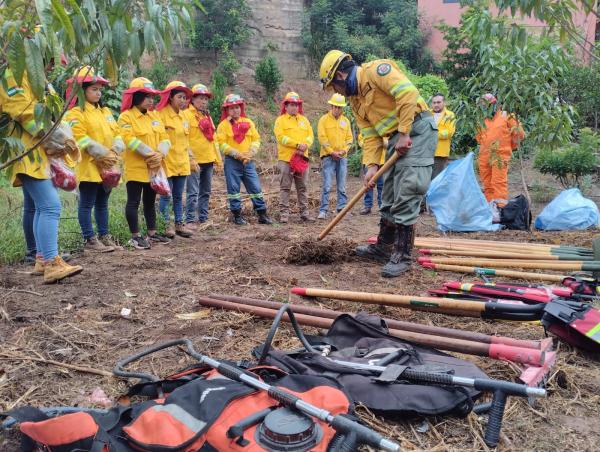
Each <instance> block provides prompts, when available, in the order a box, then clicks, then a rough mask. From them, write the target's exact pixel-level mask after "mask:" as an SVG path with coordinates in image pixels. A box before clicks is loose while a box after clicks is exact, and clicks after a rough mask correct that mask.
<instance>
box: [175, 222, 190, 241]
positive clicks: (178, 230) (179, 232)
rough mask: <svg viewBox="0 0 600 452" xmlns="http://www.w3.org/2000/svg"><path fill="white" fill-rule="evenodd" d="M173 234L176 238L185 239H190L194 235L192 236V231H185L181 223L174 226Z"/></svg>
mask: <svg viewBox="0 0 600 452" xmlns="http://www.w3.org/2000/svg"><path fill="white" fill-rule="evenodd" d="M175 233H176V234H177V235H178V236H180V237H185V238H190V237H191V236H193V235H194V234H192V231H190V230H189V229H187V228H186V227H185V225H184V224H183V223H177V224H176V225H175Z"/></svg>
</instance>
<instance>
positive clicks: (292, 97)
mask: <svg viewBox="0 0 600 452" xmlns="http://www.w3.org/2000/svg"><path fill="white" fill-rule="evenodd" d="M302 102H303V101H302V99H301V98H300V96H299V95H298V93H295V92H294V91H290V92H289V93H287V94H286V95H285V97H284V98H283V103H284V104H287V103H293V104H301V103H302Z"/></svg>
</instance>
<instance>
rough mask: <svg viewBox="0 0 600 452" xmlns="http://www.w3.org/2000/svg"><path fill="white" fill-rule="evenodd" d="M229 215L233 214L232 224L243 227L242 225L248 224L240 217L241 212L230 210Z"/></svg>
mask: <svg viewBox="0 0 600 452" xmlns="http://www.w3.org/2000/svg"><path fill="white" fill-rule="evenodd" d="M231 213H232V214H233V223H234V224H237V225H238V226H244V225H246V224H248V222H247V221H246V219H245V218H244V216H243V215H242V211H241V210H232V211H231Z"/></svg>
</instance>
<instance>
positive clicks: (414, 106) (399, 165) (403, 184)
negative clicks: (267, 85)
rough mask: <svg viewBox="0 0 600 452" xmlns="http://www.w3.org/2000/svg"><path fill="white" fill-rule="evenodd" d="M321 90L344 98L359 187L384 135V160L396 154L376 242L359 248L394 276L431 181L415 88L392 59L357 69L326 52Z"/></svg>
mask: <svg viewBox="0 0 600 452" xmlns="http://www.w3.org/2000/svg"><path fill="white" fill-rule="evenodd" d="M320 77H321V83H322V85H323V88H324V89H326V88H333V90H335V91H336V92H337V93H339V94H342V95H345V96H346V97H347V98H348V99H349V101H350V105H351V107H352V111H353V112H354V115H355V118H356V122H357V124H358V126H359V128H360V131H361V133H362V135H363V137H364V139H365V144H364V149H363V163H364V164H365V165H367V166H368V168H369V169H368V170H367V174H366V177H365V184H367V186H370V187H372V186H373V185H374V182H373V181H372V180H371V179H372V176H373V175H374V174H375V173H376V172H377V170H378V169H379V164H380V161H381V154H382V153H383V152H384V151H385V150H384V146H383V139H384V138H385V137H389V144H388V148H387V158H386V159H389V158H390V156H391V155H392V153H394V152H396V153H397V154H398V156H399V159H398V160H397V162H396V164H395V165H394V166H393V167H392V168H391V169H390V171H389V172H388V173H387V174H386V176H385V180H384V186H383V204H382V206H381V210H380V213H381V221H380V224H379V235H378V238H377V243H375V244H372V245H368V246H359V247H358V248H357V249H356V253H357V254H358V255H359V256H361V257H364V258H366V259H370V260H375V261H378V262H382V263H383V262H387V263H386V264H385V266H384V267H383V269H382V272H381V274H382V276H384V277H388V278H391V277H396V276H399V275H401V274H402V273H404V272H405V271H407V270H408V269H409V268H410V265H411V262H412V257H411V255H412V247H413V240H414V224H415V223H416V221H417V217H418V215H419V207H420V205H421V201H422V199H423V196H424V195H425V193H426V192H427V188H428V187H429V183H430V181H431V170H432V166H433V155H434V153H435V148H436V146H437V126H436V124H435V122H434V121H433V115H432V114H431V112H430V111H429V109H428V107H427V104H426V103H425V101H424V100H423V98H422V97H421V96H420V95H419V91H418V90H417V88H416V87H415V86H414V85H413V84H412V83H411V82H410V80H409V79H408V78H407V77H406V75H405V74H404V73H403V72H402V71H401V70H400V68H398V66H397V65H396V63H394V62H393V61H392V60H375V61H371V62H369V63H365V64H363V65H361V66H358V65H357V64H356V63H355V62H354V61H353V60H352V57H351V56H350V55H349V54H347V53H344V52H342V51H340V50H331V51H330V52H328V53H327V55H325V57H324V58H323V61H322V63H321V68H320Z"/></svg>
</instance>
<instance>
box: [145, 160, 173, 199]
mask: <svg viewBox="0 0 600 452" xmlns="http://www.w3.org/2000/svg"><path fill="white" fill-rule="evenodd" d="M150 187H151V188H152V190H154V191H155V192H156V193H157V194H159V195H161V196H171V187H170V186H169V180H168V179H167V174H166V173H165V170H164V169H163V168H162V167H160V168H159V169H158V170H154V171H150Z"/></svg>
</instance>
